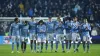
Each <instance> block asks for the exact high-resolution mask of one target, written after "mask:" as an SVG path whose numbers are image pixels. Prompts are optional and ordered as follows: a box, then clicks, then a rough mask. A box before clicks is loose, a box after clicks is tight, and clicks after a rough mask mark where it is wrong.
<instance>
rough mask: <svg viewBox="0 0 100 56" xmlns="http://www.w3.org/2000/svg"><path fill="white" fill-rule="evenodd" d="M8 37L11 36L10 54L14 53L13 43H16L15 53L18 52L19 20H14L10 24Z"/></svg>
mask: <svg viewBox="0 0 100 56" xmlns="http://www.w3.org/2000/svg"><path fill="white" fill-rule="evenodd" d="M9 35H10V36H11V39H12V52H11V53H14V43H16V47H17V52H18V53H20V52H19V41H20V23H19V19H18V18H15V19H14V22H13V23H12V24H11V26H10V29H9Z"/></svg>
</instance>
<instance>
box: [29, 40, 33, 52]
mask: <svg viewBox="0 0 100 56" xmlns="http://www.w3.org/2000/svg"><path fill="white" fill-rule="evenodd" d="M30 47H31V51H33V40H30Z"/></svg>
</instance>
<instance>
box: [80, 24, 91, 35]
mask: <svg viewBox="0 0 100 56" xmlns="http://www.w3.org/2000/svg"><path fill="white" fill-rule="evenodd" d="M90 31H91V26H90V24H89V23H84V24H83V25H82V36H86V35H90V34H89V32H90Z"/></svg>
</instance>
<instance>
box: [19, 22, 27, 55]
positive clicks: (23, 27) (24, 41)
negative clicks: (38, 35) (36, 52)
mask: <svg viewBox="0 0 100 56" xmlns="http://www.w3.org/2000/svg"><path fill="white" fill-rule="evenodd" d="M20 31H21V50H22V52H23V53H24V52H25V51H26V47H27V42H28V36H29V25H28V21H24V22H23V23H22V25H21V30H20Z"/></svg>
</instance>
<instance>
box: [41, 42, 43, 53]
mask: <svg viewBox="0 0 100 56" xmlns="http://www.w3.org/2000/svg"><path fill="white" fill-rule="evenodd" d="M42 50H43V42H41V52H42Z"/></svg>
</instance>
